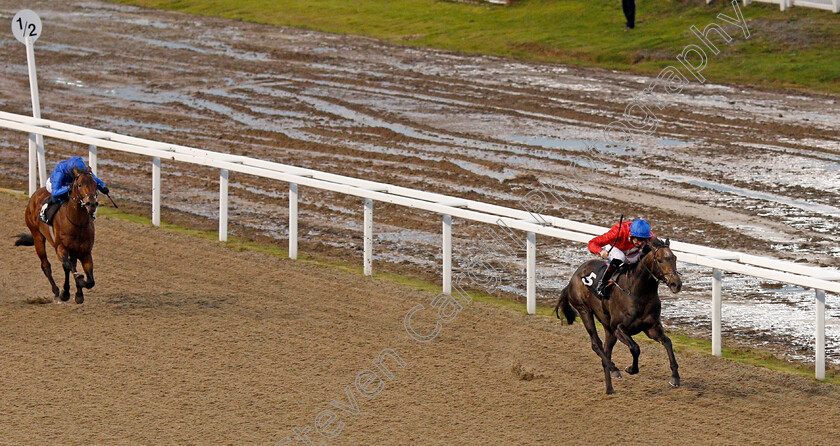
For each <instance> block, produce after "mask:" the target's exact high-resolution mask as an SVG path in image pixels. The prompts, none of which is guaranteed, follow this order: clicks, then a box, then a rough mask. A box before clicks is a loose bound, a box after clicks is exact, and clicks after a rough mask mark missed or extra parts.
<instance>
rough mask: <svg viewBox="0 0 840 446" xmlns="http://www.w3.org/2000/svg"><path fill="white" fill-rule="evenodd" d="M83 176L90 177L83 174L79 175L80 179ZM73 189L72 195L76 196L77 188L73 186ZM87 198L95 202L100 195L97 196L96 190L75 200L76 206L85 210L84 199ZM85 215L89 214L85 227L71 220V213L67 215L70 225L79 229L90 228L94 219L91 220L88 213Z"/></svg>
mask: <svg viewBox="0 0 840 446" xmlns="http://www.w3.org/2000/svg"><path fill="white" fill-rule="evenodd" d="M82 175H90V174H89V173H83V174H81V175H79V177H81V176H82ZM75 184H76V182H75V181H74V182H73V185H74V186H75ZM71 188H72V189H73V191H72V192H71V193H73V194H75V188H74V187H72V186H71ZM87 197H91V198H93V199H94V200H95V199H96V198H97V197H98V194H97V192H96V190H94V192H93V193H91V194H85V195H82V196H81V197H79V198H76V199H74V201H75V202H76V204H78V205H79V207H80V208H82V209H84V207H85V202H84V199H85V198H87ZM85 213H86V214H88V221H87V223H85V224H84V225H79V224H76V222H74V221H73V219H72V218H70V213H69V212H68V213H67V221H69V222H70V224H72V225H73V226H75V227H77V228H79V229H84V228H86V227H88V226H90V222H91V221H93V219H91V218H90V214H89V213H88V212H87V211H86V212H85Z"/></svg>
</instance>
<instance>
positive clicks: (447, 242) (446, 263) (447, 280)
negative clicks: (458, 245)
mask: <svg viewBox="0 0 840 446" xmlns="http://www.w3.org/2000/svg"><path fill="white" fill-rule="evenodd" d="M443 292H444V293H447V294H452V216H451V215H444V216H443Z"/></svg>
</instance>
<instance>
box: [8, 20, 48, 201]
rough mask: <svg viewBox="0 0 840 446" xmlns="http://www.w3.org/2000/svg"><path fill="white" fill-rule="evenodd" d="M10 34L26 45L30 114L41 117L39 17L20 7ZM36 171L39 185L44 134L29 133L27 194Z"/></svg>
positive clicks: (34, 187)
mask: <svg viewBox="0 0 840 446" xmlns="http://www.w3.org/2000/svg"><path fill="white" fill-rule="evenodd" d="M12 35H14V36H15V39H17V40H18V41H19V42H20V43H22V44H24V45H25V46H26V66H27V69H28V72H29V93H30V96H31V97H32V116H33V117H34V118H36V119H40V118H41V105H40V100H39V98H38V76H37V74H36V70H35V48H34V45H35V41H36V40H38V37H40V36H41V18H40V17H38V14H36V13H35V12H34V11H31V10H29V9H22V10H20V11H18V12H17V13H16V14H15V16H14V17H13V18H12ZM36 171H37V172H38V177H39V178H40V180H41V182H40V184H41V186H42V187H43V186H45V185H46V182H47V166H46V155H45V154H44V135H41V134H30V135H29V195H32V194H33V193H35V191H36V190H37V189H38V184H37V183H36V181H35V175H36V174H35V172H36Z"/></svg>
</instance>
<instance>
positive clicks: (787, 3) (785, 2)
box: [706, 0, 840, 14]
mask: <svg viewBox="0 0 840 446" xmlns="http://www.w3.org/2000/svg"><path fill="white" fill-rule="evenodd" d="M755 1H757V2H761V3H774V4H777V5H779V10H781V11H785V10H787V9H789V8H790V7H792V6H803V7H805V8H816V9H825V10H827V11H831V12H833V13H835V14H836V13H838V12H840V0H755ZM711 2H712V0H706V4H709V3H711ZM752 2H753V0H744V6H747V5H749V4H750V3H752Z"/></svg>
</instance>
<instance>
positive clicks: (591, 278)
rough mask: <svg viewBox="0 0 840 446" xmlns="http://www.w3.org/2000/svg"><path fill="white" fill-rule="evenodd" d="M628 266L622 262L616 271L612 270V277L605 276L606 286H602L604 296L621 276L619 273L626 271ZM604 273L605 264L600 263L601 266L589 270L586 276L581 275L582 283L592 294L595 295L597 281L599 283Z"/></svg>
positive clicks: (605, 270)
mask: <svg viewBox="0 0 840 446" xmlns="http://www.w3.org/2000/svg"><path fill="white" fill-rule="evenodd" d="M628 266H629V265H627V264H626V263H624V264H622V265H621V266H620V267H619V268H618V269H617V270H616V271H614V272H613V274H612V277H607V278H606V279H604V280H607V281H608V282H607V286H606V287H605V288H604V295H605V296H607V295H608V294H607V293H609V291H610V288H612V286H613V285H615V282H616V281H618V278H619V277H621V275H622V274H624V272H625V271H627V268H628ZM606 273H607V264H606V263H602V264H601V266H599V267H598V269H596V270H595V271H592V272H590V273H589V275H588V276H586V277H583V278H582V279H581V280H582V281H583V284H584V285H585V286H586V288H588V289H589V291H591V292H592V294H593V295H595V296H597V295H598V292H597V290H596V287H597V286H598V284H599V283H601V279H602V278H603V277H604V274H606Z"/></svg>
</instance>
